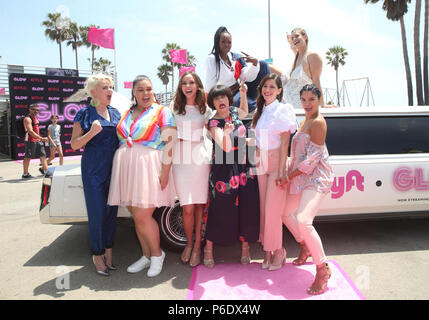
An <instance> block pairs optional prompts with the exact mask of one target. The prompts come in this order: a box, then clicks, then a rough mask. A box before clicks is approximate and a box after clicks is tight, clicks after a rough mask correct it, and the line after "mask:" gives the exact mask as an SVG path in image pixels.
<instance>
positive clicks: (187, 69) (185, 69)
mask: <svg viewBox="0 0 429 320" xmlns="http://www.w3.org/2000/svg"><path fill="white" fill-rule="evenodd" d="M186 71H193V72H195V67H180V70H179V77H181V76H182V74H184V73H185V72H186Z"/></svg>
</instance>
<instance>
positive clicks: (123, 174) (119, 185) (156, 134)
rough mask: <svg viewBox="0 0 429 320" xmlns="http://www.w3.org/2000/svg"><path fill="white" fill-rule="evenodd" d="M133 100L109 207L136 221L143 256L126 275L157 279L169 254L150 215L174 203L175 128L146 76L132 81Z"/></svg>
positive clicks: (121, 133)
mask: <svg viewBox="0 0 429 320" xmlns="http://www.w3.org/2000/svg"><path fill="white" fill-rule="evenodd" d="M132 100H133V103H134V104H133V106H132V107H131V108H130V109H129V110H128V111H127V112H126V113H125V114H124V115H123V116H122V118H121V120H120V122H119V124H118V127H117V134H118V137H119V140H120V147H119V149H118V150H117V151H116V153H115V157H114V159H113V168H112V180H111V183H110V191H109V199H108V203H109V204H110V205H120V206H127V208H128V210H129V211H130V212H131V215H132V216H133V219H134V223H135V227H136V233H137V237H138V239H139V242H140V245H141V249H142V252H143V254H142V257H141V258H140V259H139V260H138V261H137V262H135V263H133V264H132V265H131V266H129V267H128V269H127V271H128V272H130V273H135V272H139V271H141V270H143V269H144V268H146V267H149V270H148V273H147V276H148V277H155V276H157V275H158V274H159V273H160V272H161V270H162V265H163V262H164V258H165V253H164V251H162V250H161V247H160V236H159V227H158V223H157V222H156V221H155V219H154V218H153V217H152V215H153V213H154V211H155V209H156V207H163V206H172V205H174V202H175V199H174V198H175V193H174V187H173V181H172V177H171V170H170V169H171V164H172V156H173V154H172V148H173V145H174V142H175V136H176V123H175V121H174V117H173V115H172V113H171V111H170V109H169V108H167V107H164V106H161V105H158V104H157V103H156V102H155V96H154V92H153V86H152V82H151V81H150V79H149V78H148V77H146V76H137V77H136V79H134V81H133V88H132Z"/></svg>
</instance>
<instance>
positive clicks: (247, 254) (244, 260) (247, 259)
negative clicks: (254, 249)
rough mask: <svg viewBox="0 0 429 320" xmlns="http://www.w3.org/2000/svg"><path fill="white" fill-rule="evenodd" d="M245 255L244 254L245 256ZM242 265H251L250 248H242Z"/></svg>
mask: <svg viewBox="0 0 429 320" xmlns="http://www.w3.org/2000/svg"><path fill="white" fill-rule="evenodd" d="M243 253H244V254H243ZM240 263H241V264H249V263H250V246H249V245H247V246H244V245H242V246H241V258H240Z"/></svg>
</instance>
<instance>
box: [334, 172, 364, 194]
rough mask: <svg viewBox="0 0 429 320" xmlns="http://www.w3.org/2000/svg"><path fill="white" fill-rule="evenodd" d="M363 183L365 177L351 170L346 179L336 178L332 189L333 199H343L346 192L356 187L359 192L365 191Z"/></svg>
mask: <svg viewBox="0 0 429 320" xmlns="http://www.w3.org/2000/svg"><path fill="white" fill-rule="evenodd" d="M363 182H364V177H363V175H362V174H361V173H360V172H359V171H358V170H350V171H349V172H347V174H346V177H345V178H344V177H335V178H334V183H333V184H332V187H331V198H332V199H338V198H341V197H342V196H343V195H344V191H345V192H349V191H350V190H352V188H353V186H356V188H357V189H358V190H359V191H364V186H363Z"/></svg>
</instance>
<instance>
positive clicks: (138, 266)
mask: <svg viewBox="0 0 429 320" xmlns="http://www.w3.org/2000/svg"><path fill="white" fill-rule="evenodd" d="M149 266H150V260H149V259H148V258H146V257H145V256H143V257H141V258H140V259H139V260H137V261H136V262H134V263H133V264H132V265H130V266H129V267H128V269H127V272H129V273H136V272H140V271H142V270H143V269H144V268H148V267H149Z"/></svg>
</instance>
